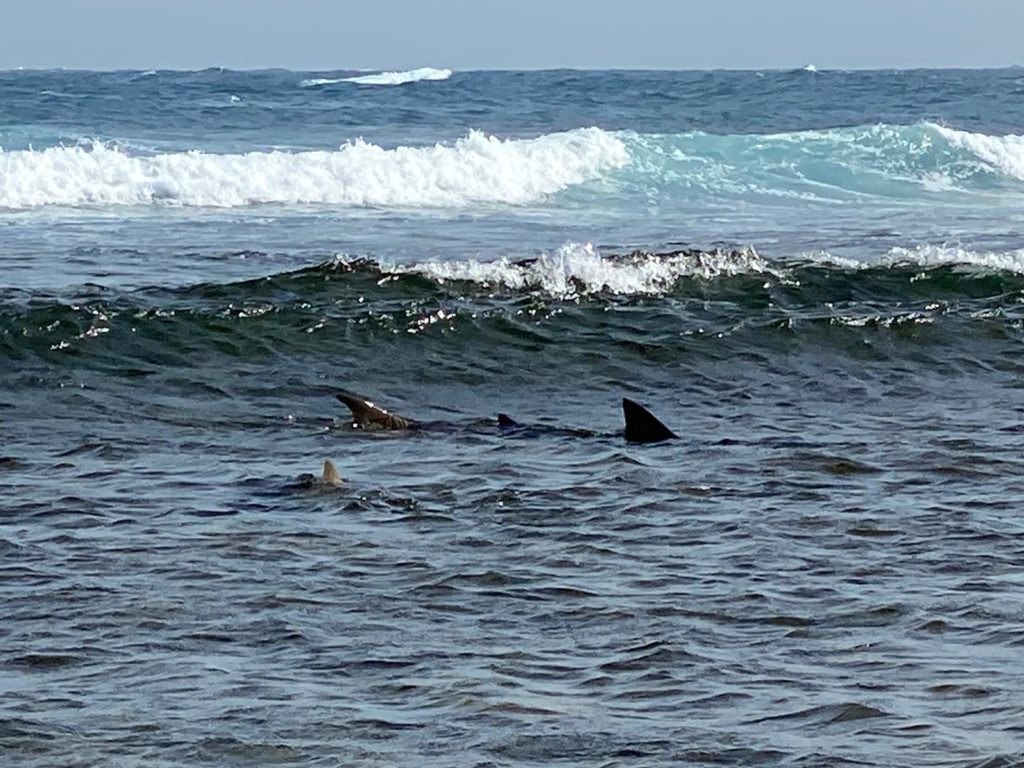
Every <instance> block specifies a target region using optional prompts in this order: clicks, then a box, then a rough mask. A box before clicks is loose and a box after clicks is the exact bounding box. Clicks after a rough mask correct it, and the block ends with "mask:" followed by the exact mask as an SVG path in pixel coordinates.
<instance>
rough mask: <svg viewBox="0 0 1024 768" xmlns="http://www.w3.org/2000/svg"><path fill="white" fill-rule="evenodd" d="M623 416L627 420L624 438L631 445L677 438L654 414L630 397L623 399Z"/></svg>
mask: <svg viewBox="0 0 1024 768" xmlns="http://www.w3.org/2000/svg"><path fill="white" fill-rule="evenodd" d="M622 415H623V416H624V417H625V419H626V429H625V431H624V432H623V437H625V438H626V440H628V441H629V442H631V443H660V442H661V441H662V440H671V439H672V438H674V437H675V436H676V435H675V433H674V432H673V431H672V430H671V429H669V428H668V427H666V426H665V425H664V424H662V423H661V422H660V421H659V420H658V418H657V417H656V416H655V415H654V414H653V413H651V412H650V411H648V410H647V409H646V408H644V407H643V406H642V405H640V403H636V402H634V401H632V400H630V399H629V398H628V397H624V398H622Z"/></svg>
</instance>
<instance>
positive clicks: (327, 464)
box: [322, 459, 341, 487]
mask: <svg viewBox="0 0 1024 768" xmlns="http://www.w3.org/2000/svg"><path fill="white" fill-rule="evenodd" d="M322 479H323V481H324V482H325V483H326V484H327V485H333V486H334V487H338V486H340V485H341V475H339V474H338V470H336V469H335V468H334V464H332V463H331V460H330V459H324V476H323V478H322Z"/></svg>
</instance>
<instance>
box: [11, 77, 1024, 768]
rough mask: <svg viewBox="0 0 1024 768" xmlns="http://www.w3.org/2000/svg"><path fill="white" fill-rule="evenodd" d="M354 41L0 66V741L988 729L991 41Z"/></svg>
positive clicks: (994, 727) (1015, 162)
mask: <svg viewBox="0 0 1024 768" xmlns="http://www.w3.org/2000/svg"><path fill="white" fill-rule="evenodd" d="M368 79H369V82H367V73H360V72H343V71H341V72H331V73H324V72H315V73H305V72H302V73H300V72H287V71H277V70H274V71H262V72H230V71H222V70H203V71H200V72H62V71H55V72H23V71H18V72H5V73H0V146H2V147H3V151H2V152H0V265H2V270H0V615H2V616H3V621H2V622H0V764H3V765H7V764H10V765H12V766H13V765H17V766H30V767H33V768H35V767H37V766H38V767H42V766H46V767H47V768H49V767H50V766H76V767H77V766H87V765H96V766H110V765H118V766H136V765H146V766H206V765H217V766H234V765H237V766H253V765H324V766H327V765H332V766H333V765H340V764H345V765H347V764H359V765H387V766H393V765H410V766H424V765H437V766H448V765H454V764H458V765H480V766H485V765H487V766H491V765H494V766H498V765H500V766H506V765H507V766H531V765H552V764H558V765H580V766H594V765H605V766H613V765H614V766H626V765H630V766H632V765H637V766H640V765H643V766H649V765H678V764H695V765H702V764H709V765H723V764H725V765H737V766H738V765H743V766H746V765H771V766H774V765H801V766H812V765H813V766H817V765H821V766H836V765H844V764H857V765H873V766H891V765H941V766H949V765H956V766H978V767H979V768H980V766H997V765H999V766H1002V765H1015V764H1017V763H1019V762H1021V761H1022V760H1024V730H1022V726H1021V722H1022V719H1024V706H1022V701H1021V696H1020V691H1021V690H1022V689H1024V676H1022V673H1021V672H1020V670H1021V669H1024V653H1022V650H1021V649H1022V648H1024V624H1022V616H1024V603H1022V601H1021V599H1020V587H1021V584H1022V581H1024V575H1022V571H1021V568H1020V564H1021V562H1022V558H1024V525H1022V523H1021V519H1020V511H1019V510H1020V508H1021V506H1022V500H1024V497H1022V494H1021V491H1020V488H1021V481H1022V480H1024V459H1022V451H1024V385H1022V383H1021V382H1022V381H1024V379H1022V374H1024V363H1022V362H1021V353H1022V349H1024V347H1022V342H1024V214H1022V211H1024V137H1022V135H1021V134H1024V129H1022V126H1024V107H1022V106H1021V105H1022V103H1024V102H1022V100H1021V98H1020V97H1021V95H1024V74H1022V73H1021V71H1020V70H1002V71H941V72H940V71H912V72H810V71H797V72H763V73H758V72H681V73H672V72H573V71H552V72H466V73H463V72H455V73H447V72H446V71H437V70H434V71H426V70H425V71H418V72H411V73H396V74H393V75H386V76H383V77H377V76H375V75H373V74H370V75H369V78H368ZM373 82H377V83H378V84H370V83H373ZM341 388H345V389H350V390H355V391H357V392H362V393H364V394H366V395H368V396H370V397H372V398H373V399H374V400H375V401H377V402H378V403H379V404H381V405H383V406H384V407H386V408H389V409H393V410H394V411H396V412H398V413H400V414H403V415H406V416H410V417H412V418H415V419H419V420H422V421H424V422H428V423H430V424H432V425H433V428H427V429H422V430H411V431H397V432H384V433H373V432H366V431H362V430H353V429H352V428H351V424H350V419H348V417H347V413H346V411H345V409H344V407H343V406H342V405H341V404H340V403H338V402H337V401H336V400H335V398H334V394H335V393H336V392H337V391H338V390H339V389H341ZM624 396H625V397H630V398H632V399H635V400H638V401H639V402H641V403H643V404H645V405H646V406H648V407H650V408H651V409H652V410H653V411H654V412H655V413H656V414H657V415H658V416H659V417H660V418H661V419H662V420H663V421H664V422H665V423H666V424H668V425H669V426H670V427H671V428H672V429H673V430H674V431H675V432H676V433H677V434H678V435H679V438H678V439H677V440H673V441H670V442H665V443H659V444H654V445H635V444H630V443H627V442H625V441H624V440H623V439H622V436H621V430H622V413H621V410H620V403H621V398H622V397H624ZM499 412H503V413H508V414H511V415H512V416H513V417H514V418H515V419H516V420H517V421H519V422H520V423H521V424H523V425H524V427H523V428H521V429H516V430H511V431H510V430H503V429H500V428H499V427H498V426H497V422H496V418H495V417H496V415H497V414H498V413H499ZM325 459H330V460H332V461H333V463H334V464H335V465H336V466H337V468H338V470H339V472H340V473H341V475H342V476H343V478H344V483H343V484H342V485H341V486H340V487H334V486H332V485H330V484H326V483H324V482H322V481H320V480H319V474H320V471H321V467H322V465H323V461H324V460H325Z"/></svg>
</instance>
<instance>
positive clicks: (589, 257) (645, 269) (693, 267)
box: [393, 242, 768, 298]
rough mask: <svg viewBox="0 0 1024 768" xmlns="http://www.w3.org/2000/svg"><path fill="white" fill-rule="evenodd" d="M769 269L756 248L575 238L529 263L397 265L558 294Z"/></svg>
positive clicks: (628, 289)
mask: <svg viewBox="0 0 1024 768" xmlns="http://www.w3.org/2000/svg"><path fill="white" fill-rule="evenodd" d="M767 270H768V265H767V263H766V262H765V261H764V260H763V259H762V258H761V257H760V256H759V255H758V254H757V253H755V252H754V251H753V250H752V249H744V250H742V251H732V252H721V251H714V252H707V253H705V252H676V253H668V254H652V253H641V252H637V253H633V254H629V255H628V256H615V257H604V256H601V254H600V253H599V252H598V250H597V248H595V247H594V246H593V245H592V244H590V243H573V242H568V243H565V244H564V245H562V246H561V247H560V248H558V249H557V250H556V251H555V252H554V253H551V254H544V255H542V256H540V257H538V258H536V259H528V260H525V261H510V260H509V259H507V258H502V259H499V260H497V261H484V262H481V261H473V260H469V261H441V262H428V263H425V264H417V265H414V266H411V267H396V268H394V269H393V271H396V272H415V273H418V274H422V275H424V276H426V277H429V278H431V279H432V280H436V281H438V282H445V281H448V280H467V281H471V282H474V283H479V284H481V285H497V286H501V287H503V288H508V289H511V290H515V291H524V290H528V291H540V292H542V293H545V294H548V295H551V296H555V297H558V298H573V297H575V296H579V295H581V294H594V293H613V294H620V295H657V294H664V293H668V292H670V291H671V290H672V289H673V287H674V286H675V284H676V283H677V282H678V281H679V280H680V279H681V278H685V277H696V278H703V279H711V278H715V277H720V276H727V275H737V274H745V273H751V272H764V271H767Z"/></svg>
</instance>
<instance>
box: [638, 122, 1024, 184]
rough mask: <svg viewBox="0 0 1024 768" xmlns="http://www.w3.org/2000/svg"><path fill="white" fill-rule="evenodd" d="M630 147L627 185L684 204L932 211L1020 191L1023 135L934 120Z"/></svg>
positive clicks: (661, 139)
mask: <svg viewBox="0 0 1024 768" xmlns="http://www.w3.org/2000/svg"><path fill="white" fill-rule="evenodd" d="M628 147H629V150H630V154H631V155H632V156H633V163H632V164H631V166H630V172H631V173H632V174H633V175H632V177H631V181H633V182H634V183H636V184H637V185H638V186H641V187H643V188H645V189H646V190H650V191H653V190H657V191H659V192H660V193H662V194H665V193H668V194H672V195H673V196H674V197H676V198H682V199H686V198H694V197H696V198H699V199H705V198H706V196H707V195H713V196H715V197H719V198H730V199H735V198H741V199H757V198H774V199H776V200H778V199H780V198H781V199H792V200H798V201H811V202H831V203H834V202H848V201H850V200H857V201H862V202H863V201H870V200H872V199H881V200H886V201H906V202H914V201H922V202H927V203H928V204H934V203H935V202H936V201H942V200H943V199H949V200H954V201H955V200H960V199H961V198H962V196H963V195H972V196H976V195H985V196H986V198H987V202H990V203H996V204H1001V203H1002V202H1005V201H1004V200H1003V198H1002V196H1003V195H1004V194H1005V192H1006V191H1007V189H1008V188H1012V189H1013V190H1014V191H1015V192H1017V193H1020V192H1022V191H1024V190H1022V189H1021V188H1020V182H1022V181H1024V136H1017V135H1006V136H989V135H986V134H977V133H971V132H968V131H959V130H955V129H952V128H946V127H943V126H939V125H935V124H933V123H916V124H913V125H889V124H878V125H866V126H858V127H851V128H832V129H824V130H813V131H800V132H795V133H780V134H763V135H758V134H736V135H728V136H722V135H716V134H708V133H703V132H700V131H696V132H691V133H684V134H674V135H660V134H640V135H634V136H632V137H631V140H630V141H629V142H628ZM1015 204H1019V199H1016V198H1015Z"/></svg>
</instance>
